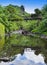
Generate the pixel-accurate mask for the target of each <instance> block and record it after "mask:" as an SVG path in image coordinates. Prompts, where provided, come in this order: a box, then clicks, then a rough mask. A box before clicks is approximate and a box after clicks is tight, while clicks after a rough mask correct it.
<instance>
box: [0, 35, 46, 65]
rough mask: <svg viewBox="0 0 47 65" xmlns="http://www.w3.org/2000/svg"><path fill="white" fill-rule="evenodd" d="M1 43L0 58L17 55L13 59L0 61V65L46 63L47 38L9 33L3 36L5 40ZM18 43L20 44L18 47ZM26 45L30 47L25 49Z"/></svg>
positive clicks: (40, 64)
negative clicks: (9, 34)
mask: <svg viewBox="0 0 47 65" xmlns="http://www.w3.org/2000/svg"><path fill="white" fill-rule="evenodd" d="M2 41H3V40H2ZM1 44H2V45H1V47H2V48H1V47H0V48H1V49H0V58H2V57H3V58H4V57H14V56H15V55H17V56H16V57H15V60H13V61H11V62H6V63H5V62H1V63H0V65H3V64H4V65H22V64H23V65H45V63H47V40H43V39H40V38H34V37H31V36H22V35H11V37H9V36H7V37H5V42H4V43H1ZM17 44H18V46H17ZM20 45H22V46H21V47H19V46H20ZM26 45H27V47H31V48H28V49H25V48H26ZM32 47H33V48H32ZM34 47H35V48H34ZM31 49H33V50H31ZM34 50H35V51H34ZM44 61H45V62H44Z"/></svg>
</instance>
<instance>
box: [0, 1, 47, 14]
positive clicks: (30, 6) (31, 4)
mask: <svg viewBox="0 0 47 65" xmlns="http://www.w3.org/2000/svg"><path fill="white" fill-rule="evenodd" d="M8 4H13V5H19V6H21V5H24V7H25V10H26V11H27V12H28V13H33V12H34V9H35V8H39V9H41V8H42V7H43V5H44V4H47V0H0V5H3V6H6V5H8Z"/></svg>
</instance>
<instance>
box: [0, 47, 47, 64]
mask: <svg viewBox="0 0 47 65" xmlns="http://www.w3.org/2000/svg"><path fill="white" fill-rule="evenodd" d="M34 52H35V51H34V50H31V49H30V48H26V49H25V50H24V54H23V55H21V54H17V55H16V56H17V57H16V58H15V59H14V60H13V61H12V62H6V63H4V62H1V63H0V65H46V64H45V62H44V58H43V56H42V55H41V54H39V55H35V53H34Z"/></svg>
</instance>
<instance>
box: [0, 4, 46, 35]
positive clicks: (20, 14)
mask: <svg viewBox="0 0 47 65" xmlns="http://www.w3.org/2000/svg"><path fill="white" fill-rule="evenodd" d="M34 11H35V14H31V15H30V14H28V13H26V12H25V8H24V6H23V5H21V6H14V5H11V4H9V5H8V6H1V5H0V22H1V23H2V24H4V25H5V27H6V32H7V31H14V30H19V29H25V30H27V31H31V32H35V33H43V34H47V5H45V6H44V7H43V8H42V9H41V10H39V9H38V8H37V9H35V10H34ZM32 17H33V18H35V19H36V18H37V17H38V19H36V20H28V21H27V20H24V18H32ZM39 18H42V20H39Z"/></svg>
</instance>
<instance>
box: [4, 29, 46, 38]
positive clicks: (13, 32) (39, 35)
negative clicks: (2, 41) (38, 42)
mask: <svg viewBox="0 0 47 65" xmlns="http://www.w3.org/2000/svg"><path fill="white" fill-rule="evenodd" d="M9 34H10V35H12V34H22V35H24V36H33V37H39V38H41V39H47V36H46V35H44V34H39V33H32V32H29V31H25V30H16V31H12V32H9V33H8V34H5V35H9Z"/></svg>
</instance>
